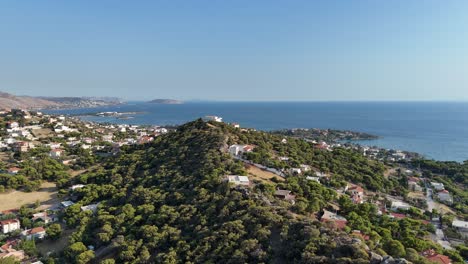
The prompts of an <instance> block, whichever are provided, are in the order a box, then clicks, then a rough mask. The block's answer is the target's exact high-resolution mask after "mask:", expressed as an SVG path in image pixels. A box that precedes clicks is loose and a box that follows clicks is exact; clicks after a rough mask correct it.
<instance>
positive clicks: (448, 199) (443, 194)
mask: <svg viewBox="0 0 468 264" xmlns="http://www.w3.org/2000/svg"><path fill="white" fill-rule="evenodd" d="M437 198H439V200H440V201H441V202H442V203H445V204H452V203H453V198H452V196H451V195H450V193H449V191H447V190H443V191H440V192H439V193H438V194H437Z"/></svg>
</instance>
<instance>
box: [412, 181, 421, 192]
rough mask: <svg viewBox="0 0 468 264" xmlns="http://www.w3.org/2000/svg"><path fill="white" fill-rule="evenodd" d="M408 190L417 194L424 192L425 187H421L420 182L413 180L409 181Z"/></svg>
mask: <svg viewBox="0 0 468 264" xmlns="http://www.w3.org/2000/svg"><path fill="white" fill-rule="evenodd" d="M408 189H410V190H411V191H415V192H422V191H423V187H421V185H419V182H416V181H413V180H408Z"/></svg>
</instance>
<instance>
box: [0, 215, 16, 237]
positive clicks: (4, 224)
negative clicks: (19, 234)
mask: <svg viewBox="0 0 468 264" xmlns="http://www.w3.org/2000/svg"><path fill="white" fill-rule="evenodd" d="M0 226H1V228H2V233H3V234H7V233H10V232H13V231H15V230H18V229H20V221H19V220H18V219H9V220H3V221H0Z"/></svg>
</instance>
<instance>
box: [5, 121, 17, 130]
mask: <svg viewBox="0 0 468 264" xmlns="http://www.w3.org/2000/svg"><path fill="white" fill-rule="evenodd" d="M7 127H8V128H10V129H13V128H17V127H19V123H18V122H15V121H13V122H8V123H7Z"/></svg>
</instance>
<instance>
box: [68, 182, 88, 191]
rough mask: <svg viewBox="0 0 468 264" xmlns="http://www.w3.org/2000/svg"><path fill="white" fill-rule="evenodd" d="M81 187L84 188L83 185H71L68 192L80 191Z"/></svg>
mask: <svg viewBox="0 0 468 264" xmlns="http://www.w3.org/2000/svg"><path fill="white" fill-rule="evenodd" d="M83 187H85V185H84V184H75V185H72V186H71V187H70V190H72V191H74V190H76V189H80V188H83Z"/></svg>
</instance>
